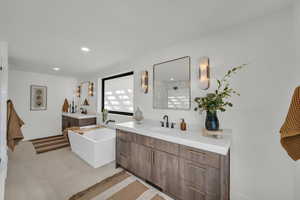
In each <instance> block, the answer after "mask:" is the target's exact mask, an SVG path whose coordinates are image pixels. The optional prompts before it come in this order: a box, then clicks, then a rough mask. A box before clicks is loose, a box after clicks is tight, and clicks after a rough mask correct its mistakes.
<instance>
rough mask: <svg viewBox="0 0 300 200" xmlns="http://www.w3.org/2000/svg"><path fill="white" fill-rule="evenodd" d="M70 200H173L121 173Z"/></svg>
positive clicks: (123, 172) (133, 177) (138, 180)
mask: <svg viewBox="0 0 300 200" xmlns="http://www.w3.org/2000/svg"><path fill="white" fill-rule="evenodd" d="M69 200H172V199H171V198H170V197H168V196H167V195H165V194H163V193H161V192H160V191H158V190H157V189H155V188H153V187H151V186H150V185H148V184H146V183H144V182H143V181H142V180H140V179H138V178H136V177H135V176H133V175H131V174H129V173H127V172H125V171H121V172H119V173H117V174H115V175H113V176H111V177H109V178H107V179H105V180H103V181H101V182H99V183H97V184H95V185H93V186H91V187H89V188H87V189H86V190H83V191H81V192H79V193H77V194H75V195H73V196H72V197H71V198H69Z"/></svg>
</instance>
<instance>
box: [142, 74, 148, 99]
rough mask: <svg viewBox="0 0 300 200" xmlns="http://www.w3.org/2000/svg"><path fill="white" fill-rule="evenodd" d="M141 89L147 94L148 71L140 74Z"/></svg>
mask: <svg viewBox="0 0 300 200" xmlns="http://www.w3.org/2000/svg"><path fill="white" fill-rule="evenodd" d="M141 89H142V91H143V92H144V93H145V94H147V93H148V89H149V75H148V71H142V73H141Z"/></svg>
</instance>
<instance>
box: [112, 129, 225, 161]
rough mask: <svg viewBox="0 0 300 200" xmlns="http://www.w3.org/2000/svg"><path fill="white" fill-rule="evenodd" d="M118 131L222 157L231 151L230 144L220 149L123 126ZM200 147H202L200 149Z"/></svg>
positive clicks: (215, 146)
mask: <svg viewBox="0 0 300 200" xmlns="http://www.w3.org/2000/svg"><path fill="white" fill-rule="evenodd" d="M116 129H119V130H123V131H129V132H134V133H136V134H139V135H144V136H148V137H152V138H156V139H161V140H164V141H167V142H172V143H176V144H180V145H184V146H188V147H193V148H196V149H200V150H204V151H209V152H212V153H216V154H220V155H223V156H226V155H227V154H228V152H229V149H230V144H229V145H228V147H220V146H217V145H213V144H207V143H201V142H196V141H190V140H185V139H183V138H172V137H169V136H167V137H166V136H164V135H162V134H160V133H156V134H157V135H151V134H147V133H145V132H143V131H142V132H141V130H138V129H134V128H130V127H126V126H122V125H116ZM193 143H194V144H193ZM196 143H197V144H196ZM199 145H200V146H201V147H199ZM209 146H211V147H209ZM212 149H213V150H212Z"/></svg>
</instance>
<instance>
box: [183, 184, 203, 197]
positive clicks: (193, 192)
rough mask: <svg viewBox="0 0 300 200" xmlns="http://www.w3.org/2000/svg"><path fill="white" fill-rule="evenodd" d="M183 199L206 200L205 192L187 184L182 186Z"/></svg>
mask: <svg viewBox="0 0 300 200" xmlns="http://www.w3.org/2000/svg"><path fill="white" fill-rule="evenodd" d="M182 199H184V200H206V198H205V193H203V192H201V191H199V190H197V189H196V188H194V187H192V186H190V185H188V184H185V185H184V186H183V188H182Z"/></svg>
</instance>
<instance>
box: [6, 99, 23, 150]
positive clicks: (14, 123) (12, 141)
mask: <svg viewBox="0 0 300 200" xmlns="http://www.w3.org/2000/svg"><path fill="white" fill-rule="evenodd" d="M23 125H24V122H23V121H22V120H21V119H20V117H19V116H18V114H17V113H16V111H15V109H14V105H13V103H12V101H11V100H8V101H7V146H8V147H9V148H10V149H11V150H12V151H14V149H15V146H16V145H17V144H18V143H19V142H20V141H21V140H23V139H24V137H23V134H22V131H21V127H22V126H23Z"/></svg>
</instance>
